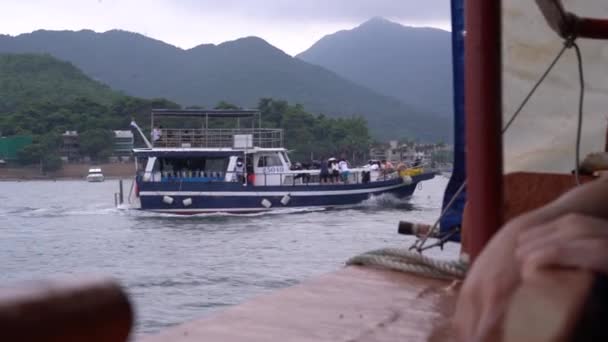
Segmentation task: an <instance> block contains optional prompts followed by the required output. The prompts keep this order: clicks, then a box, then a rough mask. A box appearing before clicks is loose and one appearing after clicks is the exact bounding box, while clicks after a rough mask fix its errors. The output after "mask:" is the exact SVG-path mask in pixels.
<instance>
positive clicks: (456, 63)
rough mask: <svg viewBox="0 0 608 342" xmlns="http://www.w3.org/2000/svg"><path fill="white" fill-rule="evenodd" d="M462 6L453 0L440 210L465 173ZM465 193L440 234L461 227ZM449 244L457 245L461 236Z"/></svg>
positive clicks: (460, 2)
mask: <svg viewBox="0 0 608 342" xmlns="http://www.w3.org/2000/svg"><path fill="white" fill-rule="evenodd" d="M464 2H465V0H452V1H451V10H452V68H453V74H454V85H453V87H454V170H453V172H452V177H451V178H450V181H449V183H448V186H447V188H446V190H445V194H444V196H443V208H445V207H446V205H447V204H448V202H449V201H450V200H451V199H452V197H453V196H454V194H455V193H456V191H458V188H460V186H461V185H462V183H463V182H464V181H465V179H466V169H465V112H464V77H465V76H464V49H465V46H464V40H465V39H464V38H465V35H464V32H465V25H464V20H465V17H464ZM465 200H466V189H465V191H463V192H462V193H461V194H460V196H458V198H457V200H456V202H455V203H454V204H453V205H452V206H451V207H450V209H449V210H448V211H447V212H446V215H445V216H444V217H443V218H442V220H441V233H446V232H448V231H450V230H451V229H453V228H454V227H458V226H460V225H461V223H462V213H463V211H464V204H465ZM452 240H454V241H460V234H459V235H458V236H455V237H454V238H453V239H452Z"/></svg>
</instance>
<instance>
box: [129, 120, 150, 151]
mask: <svg viewBox="0 0 608 342" xmlns="http://www.w3.org/2000/svg"><path fill="white" fill-rule="evenodd" d="M131 127H133V128H135V129H136V130H137V131H138V132H139V135H141V138H142V139H144V142H145V143H146V146H148V148H152V144H151V143H150V141H149V140H148V138H146V135H145V134H144V132H142V131H141V128H139V126H138V125H137V122H135V118H132V119H131Z"/></svg>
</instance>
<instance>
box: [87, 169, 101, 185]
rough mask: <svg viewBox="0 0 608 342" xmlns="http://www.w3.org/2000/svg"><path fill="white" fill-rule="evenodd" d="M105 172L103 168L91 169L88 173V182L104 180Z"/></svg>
mask: <svg viewBox="0 0 608 342" xmlns="http://www.w3.org/2000/svg"><path fill="white" fill-rule="evenodd" d="M104 179H105V178H104V177H103V173H102V172H101V169H99V168H97V169H89V174H88V175H87V182H103V181H104Z"/></svg>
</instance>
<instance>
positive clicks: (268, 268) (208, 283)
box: [0, 176, 458, 333]
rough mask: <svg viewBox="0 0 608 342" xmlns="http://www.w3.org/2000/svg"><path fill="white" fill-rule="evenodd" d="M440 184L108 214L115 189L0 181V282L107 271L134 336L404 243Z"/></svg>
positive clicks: (435, 206)
mask: <svg viewBox="0 0 608 342" xmlns="http://www.w3.org/2000/svg"><path fill="white" fill-rule="evenodd" d="M446 184H447V178H445V177H443V176H438V177H436V178H435V179H433V180H431V181H428V182H424V183H423V184H422V186H421V188H419V189H418V190H416V192H415V193H414V195H413V197H412V198H411V199H410V200H409V201H398V200H396V199H393V198H389V197H380V198H373V199H370V200H368V201H367V202H366V203H364V204H362V205H361V206H358V207H355V208H351V209H340V210H322V211H293V212H282V213H271V214H263V215H251V216H242V215H241V216H238V215H225V214H224V215H207V216H194V217H180V216H169V215H157V214H150V213H144V212H138V211H132V210H119V209H115V208H114V207H113V193H114V192H116V190H117V188H118V184H117V181H106V182H104V183H86V182H83V181H57V182H52V181H35V182H0V236H1V239H0V260H2V263H1V264H0V265H1V266H0V270H1V272H0V285H7V284H11V283H14V282H18V281H23V280H31V279H40V278H45V277H53V276H62V275H67V274H82V273H84V274H91V273H92V274H105V275H111V276H113V277H115V278H117V279H119V280H120V281H121V282H122V284H123V285H124V286H125V287H126V289H127V290H128V292H129V294H130V296H131V298H132V299H133V301H134V303H135V306H136V311H137V331H138V332H139V333H148V332H154V331H158V330H160V329H162V328H163V327H165V326H169V325H174V324H176V323H180V322H184V321H186V320H189V319H192V318H196V317H201V316H205V315H208V314H209V313H210V312H213V311H214V310H218V309H221V308H224V307H226V306H229V305H234V304H237V303H240V302H242V301H244V300H246V299H247V298H250V297H252V296H254V295H257V294H260V293H264V292H267V291H271V290H273V289H278V288H282V287H286V286H290V285H293V284H296V283H298V282H300V281H302V280H305V279H307V278H309V277H312V276H316V275H319V274H322V273H325V272H329V271H332V270H336V269H339V268H341V267H343V265H344V261H345V260H347V259H348V258H349V257H351V256H353V255H355V254H358V253H361V252H365V251H367V250H370V249H375V248H379V247H385V246H400V245H401V246H404V245H407V244H409V243H410V242H411V239H409V238H407V237H403V236H399V235H397V233H396V232H397V223H398V221H399V220H404V219H406V220H415V221H420V222H429V223H430V222H432V221H433V220H434V219H435V218H436V217H437V215H439V209H440V203H441V198H442V196H443V190H444V188H445V186H446ZM447 247H448V248H447V251H446V252H444V253H443V255H446V256H447V257H453V256H455V255H456V250H457V247H458V246H456V245H449V246H447ZM433 252H434V253H436V255H439V254H438V253H440V252H439V251H433Z"/></svg>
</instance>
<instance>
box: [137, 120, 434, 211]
mask: <svg viewBox="0 0 608 342" xmlns="http://www.w3.org/2000/svg"><path fill="white" fill-rule="evenodd" d="M151 117H152V124H151V125H152V127H155V126H154V122H155V120H156V122H158V121H159V120H160V121H163V120H165V121H169V120H168V119H180V124H183V123H184V122H185V121H190V122H195V121H197V120H198V121H200V122H201V123H202V128H199V129H189V128H188V129H186V128H168V129H162V130H160V129H158V128H155V129H156V130H157V131H156V133H155V134H153V136H154V138H155V141H152V142H149V141H148V140H147V139H146V143H147V144H148V147H147V148H137V149H134V150H133V152H134V155H135V160H136V168H137V170H138V171H137V175H136V178H135V182H136V186H137V191H136V195H137V196H138V198H139V208H140V209H143V210H147V211H156V212H163V213H175V214H196V213H207V212H238V213H243V212H261V211H268V210H273V209H277V208H303V207H305V208H319V207H322V208H326V207H336V206H348V205H355V204H358V203H360V202H362V201H365V200H366V199H368V198H370V197H371V196H376V195H382V194H391V195H394V196H395V197H398V198H406V197H408V196H410V195H412V193H413V192H414V190H415V189H416V186H417V185H418V183H419V182H421V181H424V180H428V179H431V178H433V177H434V173H433V172H424V171H423V172H420V171H419V172H414V173H412V172H409V171H408V170H401V171H402V172H398V171H396V170H395V171H391V172H385V171H381V170H371V169H368V168H363V167H361V168H351V169H350V170H349V172H348V174H347V176H346V177H345V178H341V179H331V178H330V180H328V181H324V180H322V179H321V175H320V170H319V169H316V170H314V169H313V170H301V169H299V170H293V167H292V166H293V165H292V163H291V161H290V159H289V156H288V151H287V149H285V148H284V147H283V132H282V130H281V129H274V128H273V129H267V128H262V127H261V114H260V112H259V111H256V110H211V111H208V110H206V111H203V110H167V109H155V110H152V114H151ZM210 121H215V122H216V123H217V122H218V121H219V122H223V123H226V122H230V121H233V122H236V125H235V126H236V127H233V128H210V127H209V123H210ZM242 122H251V123H252V124H251V126H249V127H247V128H243V127H241V123H242ZM132 125H133V126H135V127H137V124H135V123H132ZM225 126H226V125H225V124H224V125H223V127H225ZM199 127H200V126H199ZM140 133H141V130H140ZM141 134H142V137H143V138H144V139H145V136H144V135H143V133H141Z"/></svg>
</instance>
